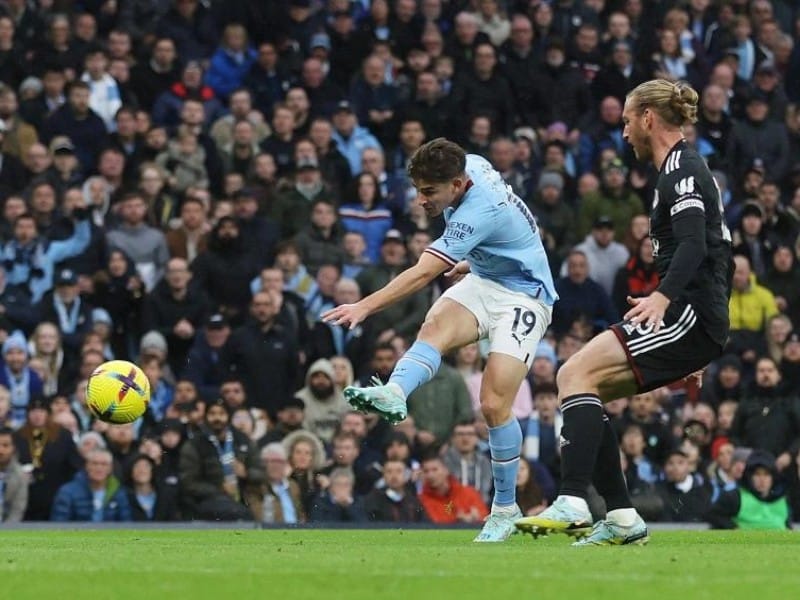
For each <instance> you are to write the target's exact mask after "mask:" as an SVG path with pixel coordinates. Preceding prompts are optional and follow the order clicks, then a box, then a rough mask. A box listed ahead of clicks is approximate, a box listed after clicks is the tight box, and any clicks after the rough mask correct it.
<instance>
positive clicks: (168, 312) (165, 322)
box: [142, 258, 210, 373]
mask: <svg viewBox="0 0 800 600" xmlns="http://www.w3.org/2000/svg"><path fill="white" fill-rule="evenodd" d="M191 282H192V272H191V271H190V270H189V265H188V263H187V261H186V260H185V259H183V258H172V259H170V260H169V262H167V268H166V272H165V276H164V278H163V279H162V280H161V281H160V282H159V283H158V284H157V285H156V287H155V288H154V289H153V291H152V293H151V294H150V295H148V296H147V298H145V301H144V306H143V313H142V328H143V329H144V330H145V331H153V330H155V331H159V332H160V333H161V334H162V335H164V337H165V338H166V340H167V344H168V346H169V350H170V353H169V363H170V367H171V369H172V371H173V372H174V373H180V372H181V370H182V369H183V367H184V364H185V362H186V357H187V354H188V353H189V348H190V347H191V345H192V342H193V341H194V339H195V333H196V331H197V330H198V329H199V328H200V327H201V326H202V324H203V322H204V319H205V318H206V315H207V314H208V313H209V310H210V307H209V302H208V298H207V297H206V295H205V294H204V293H203V292H201V291H200V290H198V289H192V286H191Z"/></svg>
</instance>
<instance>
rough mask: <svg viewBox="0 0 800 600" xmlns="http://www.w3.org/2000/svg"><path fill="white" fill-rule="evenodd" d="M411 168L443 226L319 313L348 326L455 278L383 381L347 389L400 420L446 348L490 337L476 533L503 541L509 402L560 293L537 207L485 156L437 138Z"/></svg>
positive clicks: (364, 406) (510, 526)
mask: <svg viewBox="0 0 800 600" xmlns="http://www.w3.org/2000/svg"><path fill="white" fill-rule="evenodd" d="M408 172H409V175H410V177H411V179H412V180H413V182H414V185H415V187H416V188H417V192H418V200H419V202H421V203H422V206H423V207H424V209H425V212H426V213H427V214H428V215H429V216H435V215H438V214H440V213H442V212H444V218H445V221H446V223H447V227H446V229H445V232H444V234H443V235H442V237H440V238H439V239H438V240H436V241H435V242H433V244H431V245H430V247H428V248H427V249H426V250H425V252H423V254H422V256H421V257H420V259H419V261H418V262H417V264H416V265H414V266H413V267H411V268H409V269H407V270H406V271H404V272H402V273H401V274H400V275H398V276H397V277H395V278H394V279H393V280H392V281H390V282H389V283H388V284H387V285H386V286H385V287H383V288H382V289H380V290H378V291H377V292H375V293H373V294H371V295H369V296H367V297H366V298H363V299H362V300H360V301H359V302H357V303H355V304H344V305H341V306H338V307H336V308H334V309H332V310H330V311H328V312H327V313H325V314H324V315H323V319H324V320H326V321H333V322H334V323H337V324H348V325H349V326H350V328H353V327H355V326H356V325H358V324H359V323H360V322H362V321H363V320H364V319H365V318H366V317H367V316H369V315H371V314H373V313H375V312H377V311H379V310H382V309H384V308H386V307H387V306H389V305H390V304H392V303H394V302H396V301H398V300H400V299H402V298H405V297H406V296H409V295H410V294H413V293H414V292H416V291H418V290H420V289H422V288H423V287H425V286H426V285H428V284H429V283H430V282H431V281H433V280H434V279H435V278H436V277H438V276H439V275H440V274H442V273H445V272H446V276H449V277H452V278H453V279H454V280H456V281H458V283H456V284H455V285H453V286H452V287H450V288H449V289H448V290H447V291H446V292H445V293H444V294H443V295H442V296H441V297H440V298H439V299H438V300H437V301H436V303H435V304H434V305H433V306H432V307H431V309H430V311H428V314H427V316H426V318H425V322H424V323H423V325H422V327H421V329H420V331H419V334H418V336H417V340H416V342H414V344H413V345H412V346H411V348H409V349H408V351H407V352H406V353H405V354H404V355H403V356H402V358H401V359H400V360H399V361H398V363H397V366H396V367H395V369H394V372H393V373H392V375H391V377H390V379H389V383H387V384H386V385H375V386H374V387H367V388H357V387H348V388H346V389H345V390H344V394H345V397H346V398H347V399H348V401H349V402H350V404H351V405H353V406H354V407H355V408H357V409H359V410H364V411H371V412H375V413H377V414H379V415H381V416H382V417H383V418H385V419H387V420H389V421H391V422H392V423H398V422H399V421H402V420H403V419H405V418H406V415H407V407H406V398H407V397H408V396H409V395H410V394H411V392H413V391H414V390H415V389H417V388H418V387H419V386H421V385H423V384H424V383H426V382H428V381H430V380H431V378H432V377H433V376H434V374H435V373H436V372H437V371H438V369H439V365H440V363H441V356H442V354H444V353H446V352H449V351H450V350H453V349H455V348H460V347H461V346H464V345H466V344H469V343H471V342H474V341H476V340H478V339H481V338H486V337H488V339H489V343H490V350H489V359H488V361H487V363H486V369H485V371H484V374H483V382H482V384H481V393H480V397H481V411H482V412H483V415H484V417H485V418H486V422H487V424H488V425H489V448H490V451H491V456H492V475H493V477H494V489H495V492H494V501H493V503H492V512H491V514H490V515H489V517H488V518H487V520H486V523H485V524H484V526H483V529H482V531H481V532H480V534H479V535H478V536H477V537H476V538H475V541H476V542H501V541H504V540H505V539H507V538H508V536H510V535H511V534H512V533H513V532H514V521H515V520H517V519H518V518H520V517H521V516H522V514H521V512H520V510H519V507H518V506H517V504H516V481H517V469H518V467H519V458H520V451H521V448H522V430H521V428H520V426H519V423H518V422H517V420H516V419H515V418H514V417H513V415H512V414H511V406H512V404H513V403H514V397H515V396H516V394H517V391H518V390H519V386H520V384H521V383H522V380H523V379H524V378H525V375H526V374H527V373H528V370H529V369H530V366H531V363H532V362H533V357H534V354H535V352H536V346H537V345H538V344H539V341H540V340H541V339H542V336H543V335H544V332H545V330H546V329H547V327H548V325H549V324H550V320H551V316H552V310H553V303H554V302H555V301H556V300H557V299H558V295H557V294H556V291H555V286H554V285H553V279H552V277H551V275H550V268H549V266H548V263H547V257H546V256H545V251H544V247H543V246H542V241H541V238H540V237H539V231H538V228H537V226H536V222H535V220H534V218H533V216H532V215H531V213H530V211H529V210H528V208H527V207H526V206H525V204H524V203H523V202H522V201H521V200H520V199H519V198H518V197H517V196H516V195H515V194H514V193H513V192H512V191H511V190H510V188H509V187H507V186H506V184H505V182H504V181H503V179H502V177H501V176H500V174H499V173H498V172H497V171H495V170H494V169H493V168H492V166H491V164H489V162H487V161H486V160H485V159H483V158H481V157H480V156H476V155H473V154H470V155H465V154H464V151H463V150H462V149H461V148H460V147H459V146H458V145H457V144H454V143H453V142H450V141H448V140H445V139H443V138H439V139H435V140H432V141H430V142H428V143H427V144H424V145H423V146H421V147H420V148H419V149H418V150H417V151H416V152H415V153H414V155H413V156H412V157H411V161H410V163H409V167H408ZM374 383H376V384H380V381H374Z"/></svg>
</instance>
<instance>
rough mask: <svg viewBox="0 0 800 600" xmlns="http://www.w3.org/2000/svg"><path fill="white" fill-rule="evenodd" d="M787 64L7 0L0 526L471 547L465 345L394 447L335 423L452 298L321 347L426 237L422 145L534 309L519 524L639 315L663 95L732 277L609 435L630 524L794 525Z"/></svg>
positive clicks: (559, 3) (273, 0)
mask: <svg viewBox="0 0 800 600" xmlns="http://www.w3.org/2000/svg"><path fill="white" fill-rule="evenodd" d="M798 42H800V3H798V2H796V1H790V0H772V1H770V0H718V1H712V0H688V1H674V0H662V1H647V2H644V1H643V0H607V1H606V0H582V1H581V0H552V1H544V0H529V1H528V0H505V1H504V0H418V1H417V0H391V1H390V0H372V1H369V0H325V1H323V0H260V1H258V2H252V1H247V0H224V1H223V0H125V1H118V0H36V1H33V0H2V1H0V81H2V84H1V85H0V146H1V147H2V155H0V200H1V201H2V219H0V238H1V239H2V246H1V247H0V253H1V254H2V256H1V257H0V258H1V259H2V260H0V343H2V365H0V521H4V522H13V521H19V520H23V519H24V520H31V521H36V520H53V521H79V520H83V521H127V520H136V521H140V520H167V521H169V520H177V519H219V520H255V521H257V522H263V523H301V522H307V521H311V522H359V521H390V522H411V521H432V522H434V523H453V522H467V523H478V522H480V521H481V520H482V519H483V517H484V516H485V515H486V513H487V506H486V503H487V502H488V501H489V499H490V497H491V496H490V493H491V485H492V478H491V468H490V464H489V461H488V457H487V428H486V425H485V423H484V422H483V419H482V417H481V414H480V410H479V404H478V400H477V398H478V391H479V389H480V386H481V368H482V364H483V361H484V359H485V355H484V352H485V348H484V346H483V345H482V344H472V345H470V346H467V347H465V348H463V349H461V350H459V351H458V352H457V353H455V354H454V355H453V356H451V357H449V361H448V362H447V363H446V364H443V365H442V367H441V369H440V370H439V372H438V373H437V374H436V376H435V377H434V379H433V380H432V381H431V382H430V383H429V384H427V385H426V386H424V387H423V388H421V389H419V390H418V391H417V392H415V393H414V394H413V395H412V396H411V397H410V399H409V408H410V416H409V418H408V419H407V420H406V421H404V422H403V423H401V424H400V425H398V426H397V427H390V426H389V425H387V424H386V423H385V422H383V421H378V420H377V419H376V418H374V417H371V416H365V415H362V414H360V413H358V412H353V411H351V410H349V407H348V405H347V403H346V402H345V400H344V398H343V396H342V389H343V387H345V386H347V385H349V384H351V383H353V382H354V381H358V382H361V383H362V384H363V385H367V384H368V383H369V379H370V377H371V376H376V377H378V378H379V379H380V380H381V381H386V379H387V377H388V375H389V374H390V373H391V371H392V368H393V366H394V364H395V363H396V361H397V360H398V357H399V356H401V355H402V353H403V352H404V350H405V349H406V348H407V347H408V345H409V343H410V342H411V341H413V338H414V336H415V334H416V331H417V330H418V328H419V326H420V325H421V323H422V321H423V319H424V316H425V313H426V310H427V308H428V307H429V306H430V304H431V302H432V300H433V299H434V298H436V297H437V296H438V295H439V294H440V293H441V291H442V290H443V289H444V288H445V286H446V285H447V282H446V281H444V280H442V281H439V282H437V284H436V285H434V286H432V287H431V288H430V289H426V290H424V291H423V292H420V293H418V294H415V295H413V296H411V297H409V298H407V299H406V300H403V301H402V302H400V303H398V304H396V305H395V306H393V307H391V308H389V309H387V310H386V311H385V312H383V313H380V314H377V315H374V316H372V317H370V318H369V319H368V320H367V321H366V322H365V323H364V324H363V326H359V327H357V328H355V329H353V330H347V329H344V328H341V327H339V326H336V325H332V324H330V323H323V322H322V321H321V320H320V314H321V313H322V312H324V311H325V310H326V309H328V308H330V307H332V306H335V305H338V304H341V303H352V302H355V301H357V300H358V299H359V298H361V297H363V296H364V295H367V294H369V293H371V292H373V291H375V290H377V289H379V288H380V287H381V286H383V285H384V284H385V283H386V282H388V281H389V280H391V279H392V278H393V277H394V276H396V275H397V274H398V273H399V272H401V271H402V270H403V269H405V268H406V267H407V266H408V265H409V264H411V263H413V262H414V261H415V260H416V259H417V258H418V257H419V255H420V253H421V252H422V251H423V250H424V249H425V247H426V246H427V245H428V244H429V243H430V241H431V240H432V239H435V238H436V237H437V236H438V235H439V234H440V233H441V231H442V228H443V222H442V221H441V218H439V219H433V220H429V219H428V218H427V217H426V215H425V213H424V212H423V211H422V210H421V209H420V207H419V206H417V205H416V204H415V202H414V198H415V190H414V188H413V186H412V185H411V182H410V181H409V178H408V176H407V174H406V171H405V166H406V163H407V161H408V158H409V156H410V155H411V154H412V153H413V152H414V150H415V149H416V148H418V147H419V146H420V145H421V144H422V143H423V142H424V141H425V140H429V139H433V138H435V137H438V136H445V137H448V138H450V139H453V140H456V141H458V142H459V143H461V144H462V145H463V146H464V147H465V148H466V149H467V150H468V151H469V152H472V153H477V154H480V155H483V156H485V157H487V158H488V159H489V160H490V161H491V162H492V164H493V165H494V166H495V168H496V169H497V170H498V171H500V173H501V174H502V176H503V178H504V179H505V181H506V182H507V183H508V185H509V186H510V187H511V188H512V189H513V190H514V191H515V192H516V193H517V194H518V195H519V196H520V198H522V199H523V200H524V201H525V203H526V204H527V205H528V206H529V207H530V208H531V210H532V212H533V213H534V215H535V216H536V219H537V221H538V224H539V227H540V231H541V234H542V236H543V240H544V242H545V246H546V249H547V252H548V256H549V259H550V263H551V268H552V271H553V273H554V276H555V277H556V279H557V283H556V286H557V289H558V292H559V294H560V297H561V299H560V301H559V302H558V303H557V304H556V307H555V312H554V318H553V323H552V326H551V328H550V331H549V333H548V336H547V338H546V339H545V340H544V341H543V342H542V344H541V345H540V347H539V350H538V351H537V353H536V358H535V360H534V363H533V367H532V369H531V371H530V375H529V377H528V380H527V381H526V382H525V383H523V386H522V387H521V389H520V390H519V394H518V397H517V400H516V403H515V405H514V414H515V415H516V416H517V417H518V419H519V421H520V424H521V427H522V429H523V432H524V435H525V442H524V458H525V459H526V460H524V461H523V463H522V468H521V469H520V475H519V479H518V483H517V490H518V498H519V503H520V505H521V507H522V509H523V512H525V513H526V514H535V513H536V512H538V511H541V510H542V509H543V508H544V507H546V506H547V505H548V502H549V501H552V499H553V498H554V495H555V491H556V489H557V486H556V484H557V481H558V477H559V430H560V425H561V416H560V413H559V410H558V406H557V400H556V392H557V390H556V388H555V384H554V381H555V377H554V375H555V372H556V370H557V369H558V368H559V366H560V365H561V364H562V363H563V362H564V361H565V360H566V359H567V358H569V357H570V356H571V355H572V354H573V353H575V352H576V350H578V349H579V348H580V347H581V346H582V345H583V344H584V343H585V342H586V341H587V340H588V339H590V338H591V336H592V335H594V334H595V333H597V332H599V331H601V330H603V329H604V328H605V327H606V326H607V325H608V324H610V323H613V322H615V321H617V320H618V319H619V317H620V315H621V314H623V313H624V312H625V310H626V308H625V306H626V297H627V296H629V295H630V296H641V295H646V294H648V293H649V292H651V291H652V290H654V289H655V287H656V286H657V284H658V279H657V275H656V273H655V269H654V265H653V257H652V255H653V247H652V243H651V242H650V240H649V238H648V236H647V233H648V218H647V213H648V210H649V208H650V205H651V203H652V202H653V185H654V181H655V172H654V171H653V170H652V168H648V167H646V166H644V165H642V164H640V163H638V162H637V161H636V160H635V158H634V157H633V155H632V153H631V151H630V149H629V148H628V147H627V144H626V143H625V142H624V140H623V138H622V128H623V126H622V122H621V113H622V105H623V103H624V99H625V94H626V93H627V92H628V91H629V90H631V89H632V88H633V87H635V86H636V85H637V84H638V83H640V82H642V81H644V80H646V79H649V78H653V77H669V78H679V79H686V80H688V81H689V82H691V83H692V85H694V86H695V87H696V88H697V89H698V91H700V92H702V99H701V108H700V110H699V119H698V121H697V123H696V125H694V126H693V127H687V128H686V131H685V134H686V137H687V139H688V140H689V141H690V142H691V143H692V144H694V145H695V147H696V148H697V149H698V151H699V152H700V153H701V154H702V155H703V156H704V157H705V158H706V159H707V161H708V164H709V166H710V167H711V168H712V170H713V173H714V176H715V178H716V180H717V182H718V185H719V187H720V190H721V197H722V202H723V204H724V206H725V212H726V219H727V225H728V227H729V229H730V233H731V236H732V241H733V245H734V248H735V254H736V259H735V261H736V272H735V275H734V278H733V293H732V297H731V301H730V317H731V336H730V342H729V345H728V348H727V349H726V354H725V355H724V356H723V357H722V358H721V359H720V360H719V361H717V362H716V363H714V364H712V365H710V366H709V368H708V369H707V370H706V372H705V375H704V385H703V386H702V388H698V387H697V385H696V384H695V382H694V381H691V380H690V381H683V382H676V383H675V384H674V385H673V386H670V387H669V388H663V389H659V390H657V391H655V392H652V393H648V394H643V395H640V396H635V397H632V398H627V399H620V400H617V401H615V402H613V403H610V404H609V405H607V407H606V408H607V411H608V413H609V415H610V416H611V417H612V418H613V422H614V423H615V426H616V429H617V431H618V433H619V435H620V453H621V459H622V461H623V466H624V468H625V473H626V477H627V480H628V484H629V487H630V489H631V492H632V494H633V497H634V501H635V503H636V507H637V509H638V510H639V511H640V513H641V514H642V515H643V516H645V518H647V519H650V520H653V521H659V520H660V521H682V522H687V521H697V522H709V523H711V524H712V525H713V526H715V527H727V528H732V527H742V528H746V527H772V528H782V527H786V524H787V522H788V521H789V519H790V514H792V513H793V514H794V515H800V483H799V482H800V476H799V475H798V473H799V472H800V457H799V456H798V450H800V399H799V397H798V393H799V392H800V266H798V257H799V256H800V239H798V233H800V44H798ZM656 250H657V249H656ZM110 359H125V360H131V361H135V362H136V363H137V364H138V365H140V366H141V367H142V369H143V370H144V372H145V373H146V375H147V377H148V378H149V380H150V383H151V386H152V400H151V402H150V406H149V409H148V412H147V414H146V415H145V417H144V418H143V419H141V420H140V421H138V422H136V423H134V424H130V425H118V426H111V425H108V424H106V423H103V422H101V421H97V420H95V419H93V418H92V417H91V415H90V413H89V412H88V410H87V408H86V404H85V390H86V384H87V378H88V376H89V374H90V373H91V372H92V371H93V370H94V369H95V368H96V367H97V366H98V365H99V364H101V363H103V362H104V361H106V360H110ZM595 504H597V503H595ZM593 509H594V510H596V511H598V512H602V510H603V507H602V506H599V505H595V506H593Z"/></svg>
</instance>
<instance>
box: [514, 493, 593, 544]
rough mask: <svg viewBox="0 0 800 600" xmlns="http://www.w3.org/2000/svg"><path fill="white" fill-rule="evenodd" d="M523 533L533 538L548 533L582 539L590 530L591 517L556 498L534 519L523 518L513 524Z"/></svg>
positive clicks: (586, 511)
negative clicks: (563, 534) (564, 534)
mask: <svg viewBox="0 0 800 600" xmlns="http://www.w3.org/2000/svg"><path fill="white" fill-rule="evenodd" d="M514 525H515V526H516V528H517V529H519V530H520V531H522V532H523V533H530V534H531V535H533V537H538V536H540V535H547V534H548V533H566V534H567V535H569V536H572V537H583V536H584V535H588V534H589V533H590V532H591V530H592V515H591V513H590V512H589V511H588V510H579V509H576V508H574V507H573V506H572V505H571V504H570V503H569V502H568V501H567V500H566V499H565V498H556V501H555V502H553V504H552V506H549V507H548V508H546V509H545V510H543V511H542V512H541V513H539V514H538V515H536V516H534V517H523V518H522V519H518V520H517V522H516V523H515V524H514Z"/></svg>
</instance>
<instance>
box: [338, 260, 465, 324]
mask: <svg viewBox="0 0 800 600" xmlns="http://www.w3.org/2000/svg"><path fill="white" fill-rule="evenodd" d="M451 266H452V265H450V264H448V263H446V262H445V261H443V260H442V259H441V258H438V257H436V256H434V255H433V254H431V253H429V252H423V253H422V256H420V258H419V261H418V262H417V264H416V265H414V266H413V267H411V268H410V269H406V270H405V271H403V272H402V273H400V275H398V276H397V277H395V278H394V279H392V280H391V281H390V282H389V283H387V284H386V285H385V286H384V287H382V288H381V289H379V290H378V291H377V292H374V293H372V294H370V295H369V296H367V297H366V298H362V299H361V300H359V301H358V302H356V303H355V304H341V305H339V306H337V307H336V308H332V309H331V310H329V311H327V312H325V313H323V314H322V320H323V321H324V322H325V323H331V322H332V323H335V324H336V325H349V326H350V329H353V328H354V327H355V326H356V325H358V324H359V323H361V322H362V321H363V320H364V319H366V318H367V317H368V316H369V315H371V314H374V313H376V312H378V311H381V310H383V309H384V308H386V307H387V306H391V305H392V304H394V303H395V302H397V301H399V300H402V299H403V298H406V297H408V296H410V295H411V294H413V293H414V292H418V291H419V290H421V289H422V288H424V287H425V286H426V285H428V284H429V283H430V282H431V281H433V280H434V279H436V278H437V277H438V276H439V275H441V274H442V273H444V272H445V271H447V270H449V269H450V268H451Z"/></svg>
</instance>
